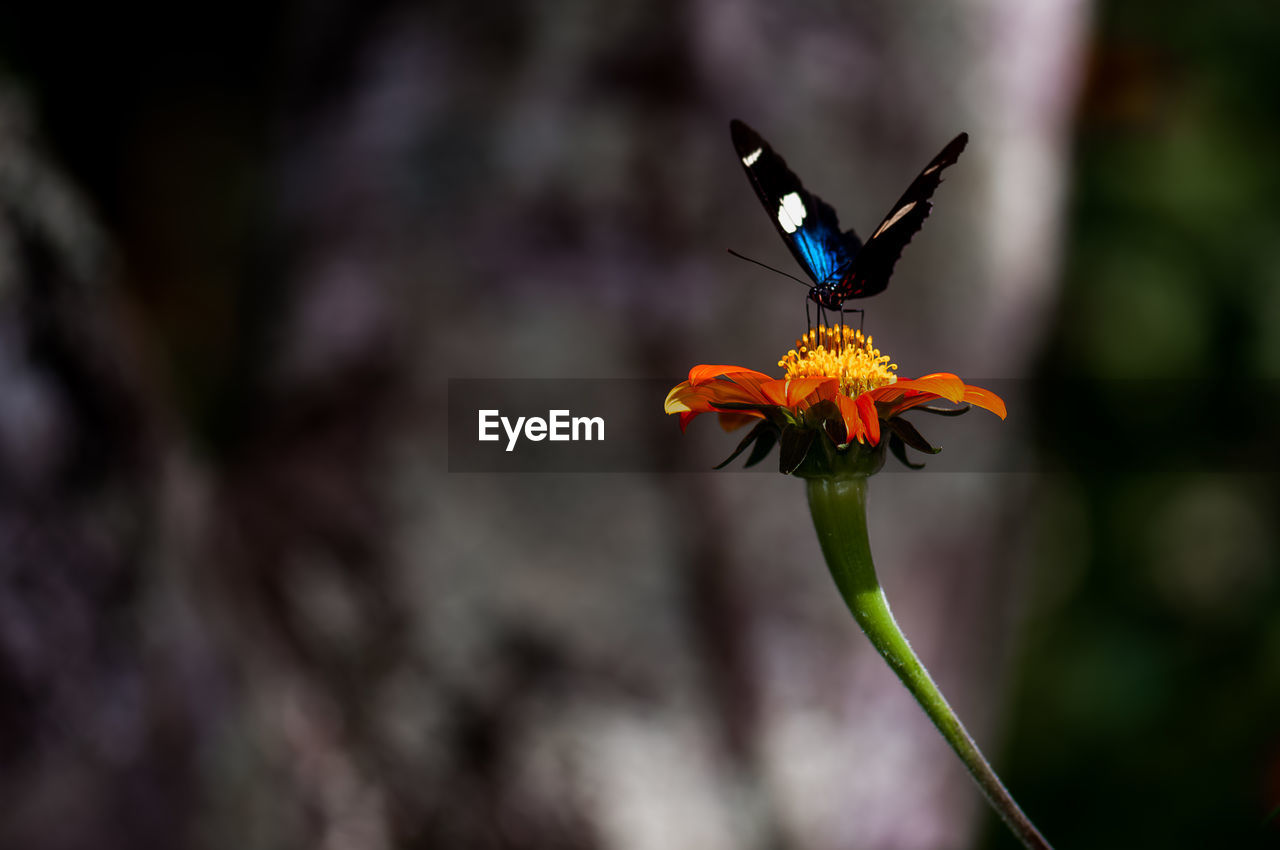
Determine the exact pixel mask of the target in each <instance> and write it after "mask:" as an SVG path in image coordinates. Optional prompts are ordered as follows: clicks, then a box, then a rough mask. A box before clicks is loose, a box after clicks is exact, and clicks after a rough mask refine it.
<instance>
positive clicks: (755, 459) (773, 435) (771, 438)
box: [742, 422, 778, 468]
mask: <svg viewBox="0 0 1280 850" xmlns="http://www.w3.org/2000/svg"><path fill="white" fill-rule="evenodd" d="M760 424H762V425H763V424H765V423H763V422H762V423H760ZM777 443H778V429H777V428H774V427H769V428H768V429H767V430H766V431H765V432H764V433H762V434H761V435H760V438H759V439H758V440H756V445H755V448H753V449H752V450H751V454H750V455H748V456H747V462H746V463H744V464H743V465H742V466H743V468H750V467H753V466H755V465H756V464H757V463H759V462H760V461H762V460H764V459H765V458H766V457H768V455H769V452H771V451H773V447H774V446H775V445H777Z"/></svg>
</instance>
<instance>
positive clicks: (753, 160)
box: [742, 148, 764, 168]
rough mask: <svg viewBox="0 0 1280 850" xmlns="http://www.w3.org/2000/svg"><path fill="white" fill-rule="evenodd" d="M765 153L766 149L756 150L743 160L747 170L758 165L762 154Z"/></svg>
mask: <svg viewBox="0 0 1280 850" xmlns="http://www.w3.org/2000/svg"><path fill="white" fill-rule="evenodd" d="M762 153H764V148H756V149H755V150H753V151H752V152H751V153H749V154H747V155H746V156H744V157H743V158H742V164H743V165H745V166H746V167H747V168H750V167H751V166H753V165H755V164H756V160H757V159H759V158H760V154H762Z"/></svg>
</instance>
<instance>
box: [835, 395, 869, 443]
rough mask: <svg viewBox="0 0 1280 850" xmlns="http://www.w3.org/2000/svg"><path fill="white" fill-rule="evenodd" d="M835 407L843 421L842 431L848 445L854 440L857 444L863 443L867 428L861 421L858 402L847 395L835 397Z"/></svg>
mask: <svg viewBox="0 0 1280 850" xmlns="http://www.w3.org/2000/svg"><path fill="white" fill-rule="evenodd" d="M836 406H838V407H839V408H840V418H841V419H843V420H844V431H845V434H846V435H847V436H846V437H845V439H846V440H847V441H848V442H850V443H852V442H854V441H855V440H856V441H857V442H859V443H861V442H863V441H865V440H866V438H867V426H866V425H865V424H864V423H863V421H862V411H861V409H860V408H859V405H858V402H857V401H856V400H855V399H851V398H849V397H848V396H847V395H842V396H837V397H836Z"/></svg>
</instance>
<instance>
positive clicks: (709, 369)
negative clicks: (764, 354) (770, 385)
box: [689, 365, 770, 387]
mask: <svg viewBox="0 0 1280 850" xmlns="http://www.w3.org/2000/svg"><path fill="white" fill-rule="evenodd" d="M722 375H723V376H724V377H726V378H729V377H730V376H732V375H749V376H751V377H754V378H756V379H760V380H765V381H767V380H770V378H769V376H768V375H766V374H764V373H763V372H757V371H756V370H754V369H748V368H746V367H745V366H713V365H703V366H694V367H693V368H692V369H690V370H689V383H690V384H692V385H693V386H695V387H696V386H698V385H700V384H705V383H707V382H708V381H712V380H715V379H716V378H718V377H720V376H722ZM730 380H732V378H730Z"/></svg>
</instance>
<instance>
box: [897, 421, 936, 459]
mask: <svg viewBox="0 0 1280 850" xmlns="http://www.w3.org/2000/svg"><path fill="white" fill-rule="evenodd" d="M885 424H886V425H888V426H889V430H890V431H892V432H893V433H894V434H895V435H896V436H898V437H900V438H901V439H902V442H904V443H906V444H907V445H908V446H910V447H911V448H913V449H915V450H916V451H918V452H924V453H926V454H931V455H936V454H937V453H938V452H940V451H942V449H938V448H934V447H933V446H932V445H930V444H929V441H928V440H926V439H925V438H924V435H922V434H921V433H920V432H919V431H917V430H916V426H914V425H912V424H911V423H910V422H908V421H907V420H905V419H902V418H900V417H897V416H895V417H894V418H893V419H890V420H889V421H888V422H886V423H885Z"/></svg>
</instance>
